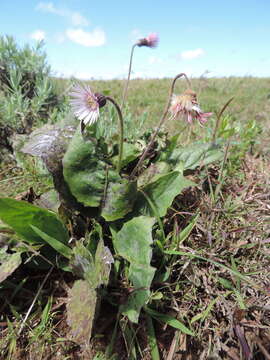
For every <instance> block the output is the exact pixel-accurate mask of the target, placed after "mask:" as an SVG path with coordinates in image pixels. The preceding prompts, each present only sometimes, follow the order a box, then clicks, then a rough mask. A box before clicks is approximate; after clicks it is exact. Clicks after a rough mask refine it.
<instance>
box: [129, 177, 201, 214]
mask: <svg viewBox="0 0 270 360" xmlns="http://www.w3.org/2000/svg"><path fill="white" fill-rule="evenodd" d="M194 185H195V184H194V183H193V182H192V181H190V180H188V179H186V178H185V177H184V176H183V174H182V173H180V172H179V171H172V172H170V173H168V174H166V175H163V176H160V177H159V178H158V179H157V180H156V181H154V182H151V183H150V184H148V185H146V186H145V187H143V188H142V190H143V192H144V193H146V195H147V196H148V197H149V198H150V200H151V202H152V203H153V204H154V206H155V208H156V210H157V212H158V216H159V217H162V216H165V215H166V213H167V210H168V208H169V207H170V206H171V204H172V202H173V200H174V198H175V197H176V196H177V195H179V194H180V193H181V191H182V190H183V189H184V188H186V187H189V186H194ZM135 209H136V211H138V212H139V213H141V214H143V215H150V216H155V214H154V212H153V210H152V209H151V206H149V204H148V201H147V200H146V199H145V196H144V195H143V194H142V193H141V194H139V195H138V199H137V201H136V203H135Z"/></svg>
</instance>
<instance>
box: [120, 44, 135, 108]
mask: <svg viewBox="0 0 270 360" xmlns="http://www.w3.org/2000/svg"><path fill="white" fill-rule="evenodd" d="M136 46H137V44H134V45H133V46H132V48H131V53H130V60H129V69H128V77H127V81H126V84H125V88H124V91H123V96H122V103H121V109H123V108H124V105H125V102H126V97H127V91H128V85H129V80H130V74H131V67H132V60H133V53H134V49H135V47H136Z"/></svg>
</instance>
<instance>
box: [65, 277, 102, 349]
mask: <svg viewBox="0 0 270 360" xmlns="http://www.w3.org/2000/svg"><path fill="white" fill-rule="evenodd" d="M96 303H97V294H96V291H95V290H94V289H93V288H92V287H91V286H90V284H89V283H88V281H86V280H77V281H75V283H74V285H73V287H72V288H71V289H70V290H69V294H68V302H67V323H68V325H69V326H70V332H69V335H70V337H71V339H72V340H73V341H75V342H77V343H79V344H80V345H88V343H89V340H90V337H91V332H92V326H93V321H94V317H95V311H96Z"/></svg>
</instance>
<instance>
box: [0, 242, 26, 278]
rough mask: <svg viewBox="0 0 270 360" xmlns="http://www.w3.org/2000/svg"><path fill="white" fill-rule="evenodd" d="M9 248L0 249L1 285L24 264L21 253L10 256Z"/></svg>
mask: <svg viewBox="0 0 270 360" xmlns="http://www.w3.org/2000/svg"><path fill="white" fill-rule="evenodd" d="M6 250H7V247H3V248H1V249H0V283H1V282H2V281H4V280H6V278H7V277H8V276H9V275H11V274H12V273H13V271H15V270H16V269H17V268H18V267H19V266H20V265H21V262H22V259H21V254H20V253H13V254H8V253H7V252H6Z"/></svg>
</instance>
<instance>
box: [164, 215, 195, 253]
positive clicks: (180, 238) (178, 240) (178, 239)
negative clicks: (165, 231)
mask: <svg viewBox="0 0 270 360" xmlns="http://www.w3.org/2000/svg"><path fill="white" fill-rule="evenodd" d="M198 218H199V214H197V215H196V216H194V217H193V219H192V220H191V221H190V223H189V224H188V225H187V226H186V227H185V228H184V229H183V230H182V231H181V232H180V233H179V234H177V235H175V236H173V241H172V244H171V246H170V247H171V249H172V248H173V247H175V246H176V247H179V245H180V244H182V242H184V241H185V240H186V239H187V238H188V237H189V235H190V233H191V231H192V230H193V228H194V227H195V225H196V223H197V220H198Z"/></svg>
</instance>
